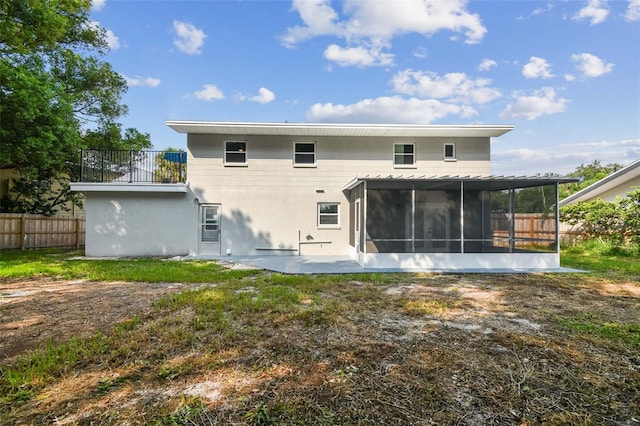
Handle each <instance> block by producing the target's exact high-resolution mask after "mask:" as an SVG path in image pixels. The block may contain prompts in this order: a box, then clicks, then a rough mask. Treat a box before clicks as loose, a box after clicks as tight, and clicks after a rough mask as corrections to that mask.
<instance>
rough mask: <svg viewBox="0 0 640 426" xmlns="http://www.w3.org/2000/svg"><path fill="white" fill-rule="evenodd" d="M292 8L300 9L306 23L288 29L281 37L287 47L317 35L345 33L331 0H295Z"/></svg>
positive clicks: (299, 12)
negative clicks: (339, 23)
mask: <svg viewBox="0 0 640 426" xmlns="http://www.w3.org/2000/svg"><path fill="white" fill-rule="evenodd" d="M292 9H294V10H296V11H298V14H300V18H301V19H302V21H303V22H304V23H305V25H304V26H295V27H290V28H288V29H287V32H286V34H285V35H284V36H282V38H281V40H282V43H283V44H284V45H285V46H287V47H293V46H295V45H296V44H298V43H300V42H303V41H305V40H308V39H310V38H313V37H316V36H322V35H342V34H343V30H342V29H341V28H340V26H339V25H338V24H337V23H336V22H335V21H336V20H337V19H338V14H337V13H336V11H335V10H333V8H332V7H331V0H293V5H292Z"/></svg>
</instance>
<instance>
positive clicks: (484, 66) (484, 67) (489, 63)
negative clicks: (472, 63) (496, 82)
mask: <svg viewBox="0 0 640 426" xmlns="http://www.w3.org/2000/svg"><path fill="white" fill-rule="evenodd" d="M496 66H498V64H497V63H496V61H494V60H493V59H486V58H485V59H483V60H482V62H480V65H478V70H479V71H489V70H490V69H491V68H493V67H496Z"/></svg>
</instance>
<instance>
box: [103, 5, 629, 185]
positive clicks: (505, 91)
mask: <svg viewBox="0 0 640 426" xmlns="http://www.w3.org/2000/svg"><path fill="white" fill-rule="evenodd" d="M91 16H92V19H94V20H95V21H97V22H98V23H99V24H100V25H101V26H102V27H103V28H104V29H105V30H106V31H107V37H108V40H109V44H110V46H111V49H110V51H109V53H108V54H107V55H106V57H105V60H107V61H108V62H110V63H111V64H112V66H113V68H114V69H115V70H116V71H117V72H118V73H120V74H121V75H122V76H123V77H124V78H125V79H126V80H127V81H128V83H129V90H128V92H127V94H126V95H125V97H124V103H125V104H127V105H128V106H129V115H128V116H127V117H126V118H125V119H124V120H123V124H124V125H125V126H126V127H135V128H137V129H138V130H140V131H142V132H146V133H149V134H150V135H151V140H152V142H153V144H154V146H155V147H156V148H158V149H163V148H166V147H168V146H172V147H176V148H185V147H186V137H185V136H184V135H181V134H177V133H175V132H174V131H173V130H171V129H169V128H168V127H166V125H165V124H164V121H165V120H167V119H171V120H207V121H252V122H284V121H288V122H343V123H345V122H348V123H399V124H405V123H406V124H514V125H515V126H516V128H515V130H513V131H512V132H510V133H508V134H506V135H504V136H502V137H500V138H497V139H496V140H494V141H493V143H492V162H493V166H492V173H493V174H496V175H530V174H536V173H546V172H554V173H568V172H571V171H573V170H574V169H575V168H576V167H577V166H578V165H580V164H582V163H590V162H592V161H593V160H600V161H601V162H602V163H610V162H618V163H621V164H625V165H626V164H629V163H630V162H632V161H634V160H636V159H638V158H640V0H631V1H627V0H624V1H623V0H618V1H606V0H589V1H573V0H572V1H518V0H502V1H489V0H482V1H464V0H426V1H425V0H395V1H390V0H374V1H371V0H346V1H343V2H336V1H330V0H293V1H284V0H282V1H262V0H254V1H235V0H229V1H217V0H212V1H204V0H202V1H162V0H155V1H144V0H139V1H128V0H127V1H124V0H94V1H93V8H92V12H91Z"/></svg>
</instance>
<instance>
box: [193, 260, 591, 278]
mask: <svg viewBox="0 0 640 426" xmlns="http://www.w3.org/2000/svg"><path fill="white" fill-rule="evenodd" d="M193 258H196V259H211V260H217V261H220V262H230V263H232V264H234V265H235V266H234V267H242V266H240V265H244V266H245V267H247V266H248V267H253V268H258V269H266V270H269V271H274V272H280V273H283V274H358V273H373V272H432V273H457V274H531V273H576V272H586V271H581V270H579V269H571V268H551V269H539V268H518V269H511V268H493V269H474V268H469V269H422V268H363V267H362V266H360V264H358V262H356V261H355V260H353V259H352V258H350V257H349V256H195V257H193Z"/></svg>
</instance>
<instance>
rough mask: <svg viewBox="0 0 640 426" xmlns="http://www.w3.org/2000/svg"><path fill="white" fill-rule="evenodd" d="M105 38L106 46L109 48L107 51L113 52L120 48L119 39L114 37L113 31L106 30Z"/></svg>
mask: <svg viewBox="0 0 640 426" xmlns="http://www.w3.org/2000/svg"><path fill="white" fill-rule="evenodd" d="M105 36H106V39H107V45H108V46H109V49H112V50H115V49H119V48H120V39H119V38H118V36H116V35H115V34H114V33H113V31H111V30H106V31H105Z"/></svg>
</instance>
